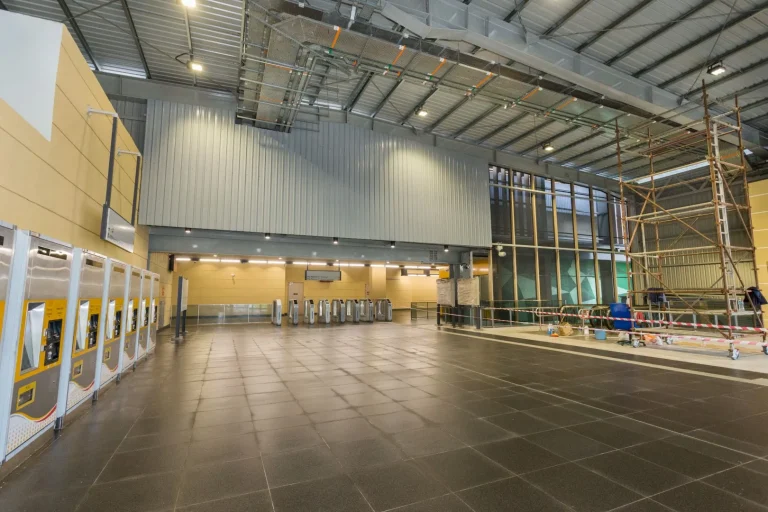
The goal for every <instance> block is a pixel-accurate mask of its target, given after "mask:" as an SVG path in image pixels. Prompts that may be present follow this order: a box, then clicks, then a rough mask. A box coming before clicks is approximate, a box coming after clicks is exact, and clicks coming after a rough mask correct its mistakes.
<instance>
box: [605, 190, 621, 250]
mask: <svg viewBox="0 0 768 512" xmlns="http://www.w3.org/2000/svg"><path fill="white" fill-rule="evenodd" d="M608 208H609V211H610V214H611V217H612V219H613V232H612V233H611V236H613V246H614V248H615V250H617V251H623V250H624V236H623V233H624V212H623V211H622V208H621V200H620V198H619V197H618V196H614V195H611V203H610V204H609V205H608Z"/></svg>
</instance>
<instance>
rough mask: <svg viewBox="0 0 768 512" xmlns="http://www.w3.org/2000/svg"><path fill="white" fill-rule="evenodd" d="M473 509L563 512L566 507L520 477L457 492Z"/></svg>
mask: <svg viewBox="0 0 768 512" xmlns="http://www.w3.org/2000/svg"><path fill="white" fill-rule="evenodd" d="M459 496H460V497H461V499H462V500H464V501H466V502H467V503H468V504H469V505H470V506H471V507H472V508H473V509H474V510H476V511H478V512H480V511H482V512H508V511H513V510H514V511H517V510H520V511H523V510H524V511H526V512H559V511H560V512H565V511H568V510H570V509H569V508H568V507H566V506H565V505H563V504H562V503H560V502H558V501H557V500H555V499H554V498H552V497H551V496H548V495H547V494H546V493H544V492H542V491H541V490H539V489H537V488H535V487H534V486H532V485H531V484H529V483H528V482H524V481H523V480H521V479H520V478H508V479H506V480H502V481H500V482H494V483H490V484H486V485H481V486H479V487H475V488H473V489H469V490H466V491H462V492H460V493H459Z"/></svg>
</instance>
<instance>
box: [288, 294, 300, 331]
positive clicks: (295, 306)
mask: <svg viewBox="0 0 768 512" xmlns="http://www.w3.org/2000/svg"><path fill="white" fill-rule="evenodd" d="M287 316H288V323H290V324H291V325H299V301H298V300H296V299H291V300H289V301H288V311H287Z"/></svg>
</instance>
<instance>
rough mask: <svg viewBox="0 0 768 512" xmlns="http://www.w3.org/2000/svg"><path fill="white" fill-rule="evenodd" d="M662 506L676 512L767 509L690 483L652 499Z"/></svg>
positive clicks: (701, 485)
mask: <svg viewBox="0 0 768 512" xmlns="http://www.w3.org/2000/svg"><path fill="white" fill-rule="evenodd" d="M653 500H654V501H658V502H659V503H661V504H662V505H666V506H668V507H670V508H671V509H673V510H675V511H676V512H701V511H703V510H712V511H720V510H722V511H726V510H728V511H731V510H733V511H739V512H766V510H768V507H766V506H764V505H759V504H757V503H755V502H752V501H748V500H745V499H744V498H740V497H739V496H736V495H735V494H731V493H728V492H725V491H722V490H720V489H717V488H715V487H712V486H709V485H706V484H703V483H700V482H691V483H690V484H687V485H684V486H682V487H677V488H675V489H672V490H670V491H667V492H665V493H663V494H659V495H658V496H654V497H653Z"/></svg>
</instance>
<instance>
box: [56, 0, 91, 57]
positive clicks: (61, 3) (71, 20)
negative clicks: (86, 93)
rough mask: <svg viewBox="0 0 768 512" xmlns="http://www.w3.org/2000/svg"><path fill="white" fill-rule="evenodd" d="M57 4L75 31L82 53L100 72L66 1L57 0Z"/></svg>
mask: <svg viewBox="0 0 768 512" xmlns="http://www.w3.org/2000/svg"><path fill="white" fill-rule="evenodd" d="M58 2H59V7H61V11H62V12H63V13H64V16H65V17H66V18H67V19H68V20H69V24H70V25H72V30H74V31H75V35H76V36H77V39H78V40H79V41H80V44H81V45H83V51H85V54H86V55H87V56H88V58H89V59H90V60H91V62H93V67H95V68H96V71H101V66H100V65H99V62H98V61H97V60H96V57H94V56H93V50H91V47H90V45H89V44H88V41H86V39H85V35H83V31H82V30H80V25H78V24H77V21H76V20H75V17H74V16H73V15H72V11H70V10H69V6H68V5H67V2H66V0H58Z"/></svg>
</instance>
